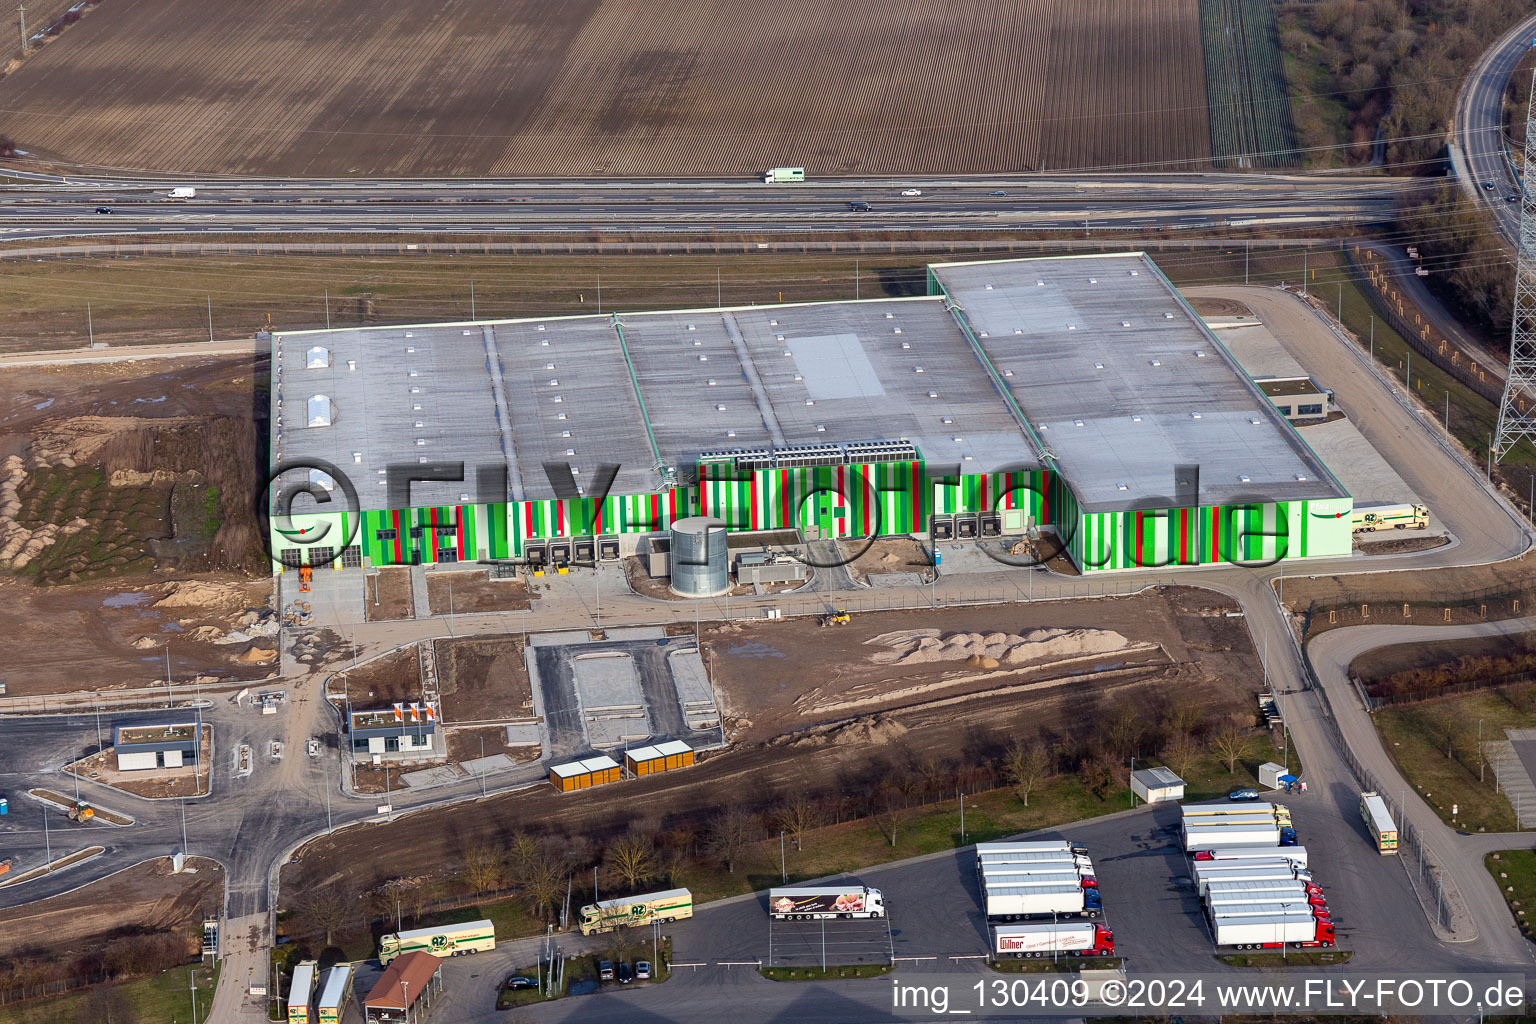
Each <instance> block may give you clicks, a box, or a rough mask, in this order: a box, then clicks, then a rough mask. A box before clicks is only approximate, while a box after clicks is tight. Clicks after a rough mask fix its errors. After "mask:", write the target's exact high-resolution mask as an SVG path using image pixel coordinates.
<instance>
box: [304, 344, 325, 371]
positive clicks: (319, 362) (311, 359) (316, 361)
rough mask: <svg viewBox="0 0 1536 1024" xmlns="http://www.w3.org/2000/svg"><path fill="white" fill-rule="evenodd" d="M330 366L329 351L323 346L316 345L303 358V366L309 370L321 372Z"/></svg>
mask: <svg viewBox="0 0 1536 1024" xmlns="http://www.w3.org/2000/svg"><path fill="white" fill-rule="evenodd" d="M330 365H331V350H330V349H328V348H326V347H325V346H324V345H316V346H315V347H314V348H312V349H310V350H309V352H308V353H307V354H306V355H305V357H304V366H305V367H306V368H308V369H311V370H323V369H325V368H326V367H327V366H330Z"/></svg>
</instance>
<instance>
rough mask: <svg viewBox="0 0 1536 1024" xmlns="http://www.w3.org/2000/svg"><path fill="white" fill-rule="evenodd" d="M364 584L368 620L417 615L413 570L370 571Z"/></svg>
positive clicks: (410, 617)
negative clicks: (412, 593) (412, 595)
mask: <svg viewBox="0 0 1536 1024" xmlns="http://www.w3.org/2000/svg"><path fill="white" fill-rule="evenodd" d="M363 586H364V593H363V599H364V601H363V611H364V615H365V617H366V618H367V621H369V622H380V621H383V620H385V619H414V618H415V617H416V604H415V601H414V600H413V598H412V597H411V570H409V569H400V568H396V569H380V570H379V571H378V572H371V573H369V574H368V578H367V579H366V580H365V581H364V583H363Z"/></svg>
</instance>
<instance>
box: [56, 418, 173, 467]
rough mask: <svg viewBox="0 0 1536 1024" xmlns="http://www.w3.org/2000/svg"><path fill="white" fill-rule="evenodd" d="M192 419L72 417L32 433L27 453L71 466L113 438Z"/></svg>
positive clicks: (90, 458)
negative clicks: (142, 429) (146, 428)
mask: <svg viewBox="0 0 1536 1024" xmlns="http://www.w3.org/2000/svg"><path fill="white" fill-rule="evenodd" d="M190 422H192V421H191V420H190V419H188V418H186V417H166V418H165V419H146V418H144V417H142V416H72V417H70V418H69V419H64V420H58V421H56V422H53V423H50V424H49V425H48V426H47V427H45V428H43V429H41V430H39V431H37V432H36V433H34V434H33V435H32V442H31V444H30V445H28V446H27V450H28V452H29V453H30V454H31V455H33V456H36V457H38V458H40V459H42V460H44V461H45V462H46V463H47V464H50V465H55V466H73V465H76V464H78V463H82V462H91V461H92V460H93V459H94V457H95V456H96V454H97V453H98V452H100V451H101V449H102V448H104V447H105V446H106V445H107V443H108V442H109V441H111V440H113V439H114V438H116V437H119V436H121V435H123V434H127V433H130V432H131V431H135V430H139V429H141V428H144V427H168V426H172V425H180V424H184V423H190Z"/></svg>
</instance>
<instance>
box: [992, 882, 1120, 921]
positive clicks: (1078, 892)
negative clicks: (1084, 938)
mask: <svg viewBox="0 0 1536 1024" xmlns="http://www.w3.org/2000/svg"><path fill="white" fill-rule="evenodd" d="M982 900H983V902H984V905H985V907H986V911H987V917H988V918H990V919H992V920H994V921H1022V920H1027V919H1029V918H1035V917H1051V918H1059V917H1088V918H1094V917H1098V916H1099V913H1100V911H1101V910H1102V909H1103V906H1104V904H1103V900H1102V899H1101V898H1100V896H1099V890H1098V889H1094V888H1084V887H1083V886H1082V885H1080V884H1078V885H988V886H986V887H985V888H984V889H983V890H982Z"/></svg>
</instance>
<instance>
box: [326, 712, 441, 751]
mask: <svg viewBox="0 0 1536 1024" xmlns="http://www.w3.org/2000/svg"><path fill="white" fill-rule="evenodd" d="M347 724H348V732H349V733H350V734H351V738H352V753H353V754H354V755H365V754H378V755H381V756H388V755H412V756H415V755H421V754H425V753H427V752H429V751H431V750H432V749H433V747H434V744H435V737H436V736H437V713H436V711H435V710H434V709H433V708H432V707H431V706H430V705H427V704H414V703H413V704H393V705H390V706H389V707H385V708H371V709H369V710H366V711H353V712H352V715H351V717H350V719H349V721H348V723H347Z"/></svg>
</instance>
